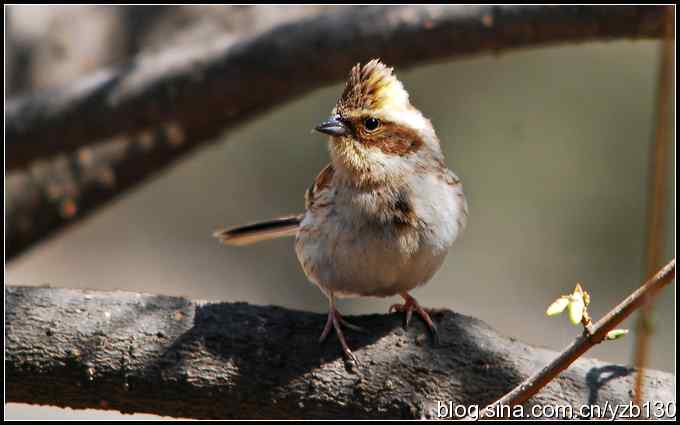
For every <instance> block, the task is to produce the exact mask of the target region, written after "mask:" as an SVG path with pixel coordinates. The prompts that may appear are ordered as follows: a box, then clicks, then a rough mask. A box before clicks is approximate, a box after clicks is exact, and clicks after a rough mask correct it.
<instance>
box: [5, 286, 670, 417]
mask: <svg viewBox="0 0 680 425" xmlns="http://www.w3.org/2000/svg"><path fill="white" fill-rule="evenodd" d="M5 295H6V322H5V345H6V347H5V373H6V397H7V401H9V402H23V403H36V404H50V405H57V406H68V407H72V408H102V409H117V410H121V411H123V412H128V413H130V412H146V413H155V414H160V415H168V416H180V417H194V418H301V417H302V418H348V417H354V418H420V417H435V416H436V414H437V401H442V402H449V401H451V402H452V403H453V405H454V406H455V405H466V406H469V405H471V404H477V405H486V404H487V403H490V402H492V401H493V400H496V399H497V398H498V397H500V396H501V395H502V394H504V393H506V392H507V391H509V390H510V389H511V388H512V387H513V386H515V385H516V384H517V383H519V382H521V381H522V380H523V379H524V378H525V377H526V376H528V375H529V374H530V373H531V372H532V371H534V370H536V369H537V368H539V367H541V366H542V365H544V364H545V363H546V361H547V360H548V359H550V358H552V357H554V356H555V353H554V352H552V351H550V350H545V349H542V348H537V347H532V346H529V345H526V344H524V343H521V342H519V341H516V340H515V339H513V338H506V337H504V336H501V335H499V334H498V333H496V332H495V331H494V330H493V329H491V328H489V327H488V326H487V325H486V324H484V323H483V322H481V321H479V320H477V319H474V318H471V317H467V316H463V315H460V314H456V313H453V312H450V311H445V312H442V313H440V314H437V315H435V316H434V319H435V321H436V322H437V326H438V328H439V331H440V345H438V346H436V347H434V346H432V343H431V340H430V337H429V334H428V331H427V329H426V328H425V326H424V325H423V323H421V322H419V321H414V323H413V324H411V327H410V328H409V330H407V331H404V330H403V329H402V327H401V324H402V317H401V315H399V314H392V315H369V316H360V317H354V318H352V319H351V320H352V322H353V323H356V324H357V325H360V326H362V327H364V328H366V329H369V330H370V332H369V333H367V334H361V333H350V334H349V335H347V336H348V342H349V344H350V345H351V347H352V348H353V350H354V352H355V354H356V355H357V356H358V357H359V359H360V361H361V363H362V364H361V365H360V366H358V367H356V368H353V367H351V364H345V363H344V361H343V360H342V354H341V351H340V349H339V347H338V346H337V343H336V342H337V341H335V340H333V339H332V338H331V339H330V341H329V342H327V343H326V344H325V345H322V346H319V345H318V343H317V338H318V337H319V334H320V333H321V330H322V327H323V324H324V321H325V316H324V315H321V314H313V313H306V312H300V311H292V310H287V309H284V308H280V307H273V306H268V307H259V306H252V305H248V304H245V303H205V302H199V301H190V300H187V299H184V298H175V297H168V296H160V295H158V296H157V295H144V294H136V293H127V292H96V291H79V290H71V289H57V288H36V287H12V286H6V289H5ZM645 373H646V375H647V379H645V391H644V394H645V397H648V398H649V400H655V401H659V400H660V401H674V400H675V391H674V386H673V382H674V377H673V375H671V374H668V373H663V372H658V371H653V370H646V371H645ZM633 375H634V374H633V370H632V369H630V368H628V367H625V366H618V365H612V364H608V363H605V362H601V361H597V360H592V359H584V358H582V359H579V360H577V361H576V362H575V363H574V364H573V365H572V366H571V367H570V368H569V369H567V370H566V371H565V372H564V373H563V374H561V375H560V376H559V377H558V378H557V379H556V380H555V381H553V382H551V383H550V384H549V385H548V386H547V387H546V388H545V389H544V390H543V391H542V392H541V393H540V394H538V395H536V396H534V397H533V398H532V399H531V400H530V401H529V402H528V403H529V404H543V405H545V404H551V405H555V404H556V403H559V404H569V405H572V406H580V405H582V404H597V405H600V406H602V405H604V403H605V402H608V403H610V404H611V403H613V404H619V403H627V402H629V401H630V397H631V394H630V392H629V390H630V388H631V386H632V384H633Z"/></svg>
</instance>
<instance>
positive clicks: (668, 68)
mask: <svg viewBox="0 0 680 425" xmlns="http://www.w3.org/2000/svg"><path fill="white" fill-rule="evenodd" d="M674 12H675V6H666V20H665V36H664V39H663V44H662V47H661V49H662V50H661V57H660V61H659V62H660V63H659V76H658V84H659V85H658V89H657V90H658V91H657V106H656V132H655V138H654V144H653V145H652V149H653V151H652V155H651V156H652V162H651V166H650V170H651V173H650V174H651V179H650V190H649V194H650V197H649V207H648V214H649V224H648V227H647V228H648V232H649V233H648V235H647V268H646V270H645V276H651V275H652V273H654V270H656V269H657V268H658V267H659V263H660V262H661V261H660V258H661V251H662V250H663V245H664V232H663V228H664V205H665V191H666V188H665V182H666V179H667V177H668V176H667V163H668V158H667V146H668V128H669V125H668V118H669V113H670V111H669V109H670V103H671V96H672V91H671V90H672V84H673V64H674V63H675V61H674V60H673V53H674V52H675V42H674V37H673V34H674V32H675V31H674V28H673V27H674V23H675V13H674ZM653 307H654V305H653V304H652V303H651V302H650V301H646V302H645V303H644V305H643V306H642V309H641V310H640V315H639V317H638V320H637V332H636V336H637V342H636V344H635V363H634V364H635V367H636V368H637V369H638V370H642V369H644V367H645V365H646V364H647V357H648V352H649V336H650V333H651V316H652V310H653ZM643 379H644V377H643V374H641V373H640V374H638V375H637V378H636V380H635V404H637V405H639V404H640V401H641V400H642V383H643V382H642V381H643Z"/></svg>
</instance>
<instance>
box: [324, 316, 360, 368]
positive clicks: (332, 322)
mask: <svg viewBox="0 0 680 425" xmlns="http://www.w3.org/2000/svg"><path fill="white" fill-rule="evenodd" d="M342 326H345V327H347V328H349V329H352V330H354V331H357V332H365V330H364V328H362V327H359V326H356V325H353V324H351V323H348V322H347V321H346V320H345V319H343V318H342V316H341V315H340V313H339V312H338V310H336V309H335V308H334V307H332V308H330V309H329V310H328V320H326V326H324V328H323V332H322V333H321V337H320V338H319V342H320V343H321V342H323V341H324V340H325V339H326V338H327V337H328V334H330V332H331V328H335V334H336V335H337V336H338V340H340V345H341V346H342V351H343V353H345V355H346V356H347V357H348V358H350V359H352V360H353V361H354V363H356V364H359V361H358V360H357V358H356V357H355V356H354V353H352V350H350V349H349V346H348V345H347V341H345V335H344V334H343V332H342Z"/></svg>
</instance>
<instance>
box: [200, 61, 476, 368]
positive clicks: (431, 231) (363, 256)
mask: <svg viewBox="0 0 680 425" xmlns="http://www.w3.org/2000/svg"><path fill="white" fill-rule="evenodd" d="M315 130H316V131H318V132H320V133H323V134H325V135H328V136H329V137H328V150H329V156H330V162H329V164H328V165H326V166H325V167H324V168H323V169H322V170H321V172H320V173H319V174H318V176H317V177H316V179H315V180H314V182H313V184H312V185H311V186H309V188H308V189H307V190H306V192H305V196H304V200H305V210H304V212H303V213H300V214H295V215H290V216H286V217H280V218H276V219H273V220H268V221H263V222H257V223H252V224H248V225H245V226H240V227H235V228H229V229H220V230H218V231H216V232H215V233H214V234H213V235H214V236H215V237H216V238H218V239H219V240H220V241H221V242H222V243H223V244H225V245H237V246H238V245H247V244H251V243H255V242H259V241H263V240H269V239H274V238H280V237H295V252H296V254H297V258H298V260H299V262H300V265H301V267H302V269H303V271H304V273H305V275H306V276H307V278H308V279H309V281H310V282H312V283H313V284H315V285H316V286H317V287H318V288H319V289H320V290H321V292H322V293H323V294H324V295H325V296H326V298H327V299H328V317H327V320H326V324H325V326H324V328H323V331H322V333H321V336H320V338H319V340H320V342H323V341H324V340H325V339H326V338H327V336H328V335H329V333H330V332H331V330H332V329H334V330H335V334H336V336H337V338H338V340H339V342H340V345H341V347H342V351H343V353H344V354H345V355H346V357H347V358H348V359H351V360H353V361H354V362H356V363H358V360H357V358H356V356H355V355H354V353H353V352H352V350H350V348H349V345H348V344H347V341H346V339H345V336H344V333H343V328H348V329H351V330H355V331H364V332H365V330H364V329H362V328H360V327H358V326H356V325H353V324H351V323H349V322H347V321H346V320H345V319H344V318H343V317H342V315H341V314H340V313H339V312H338V310H337V308H336V299H338V298H349V297H381V298H383V297H391V296H396V295H399V296H401V297H402V298H403V301H404V302H403V304H394V305H392V306H390V308H389V310H388V312H390V313H391V312H395V311H397V312H402V313H404V314H405V320H404V322H405V326H408V324H409V322H410V320H411V317H412V315H413V313H414V312H415V313H416V314H417V315H418V316H420V317H421V318H422V320H423V321H424V322H425V323H426V325H427V326H428V328H429V330H430V331H431V333H432V335H433V337H434V338H435V341H436V338H437V327H436V325H435V323H434V322H433V321H432V318H431V317H430V313H431V312H432V310H429V309H426V308H423V307H422V306H421V305H420V304H419V303H418V301H416V299H415V298H414V297H413V296H411V294H410V292H411V291H412V290H413V289H415V288H417V287H419V286H422V285H424V284H426V283H427V282H428V281H429V280H430V279H431V278H432V277H433V275H434V274H435V273H436V272H437V270H438V269H439V268H440V267H441V265H442V263H443V261H444V258H445V257H446V255H447V252H448V251H449V248H450V247H451V246H452V245H453V243H454V242H455V241H456V239H457V238H458V237H459V236H460V234H461V233H462V232H463V230H464V229H465V227H466V224H467V218H468V205H467V201H466V198H465V194H464V192H463V185H462V182H461V180H460V178H458V176H457V175H456V174H455V173H454V172H453V171H451V170H450V169H449V168H447V166H446V163H445V159H444V154H443V153H442V149H441V145H440V142H439V139H438V137H437V135H436V133H435V130H434V128H433V126H432V123H431V121H430V120H429V119H427V118H426V117H425V116H424V115H423V114H422V113H421V112H420V111H419V110H418V109H417V108H416V107H414V106H413V105H412V104H411V101H410V99H409V94H408V92H407V91H406V89H405V88H404V86H403V84H402V82H401V81H399V79H397V77H396V75H395V73H394V69H393V68H391V67H388V66H386V65H385V64H384V63H382V62H381V60H380V59H372V60H370V61H368V62H366V63H365V64H363V65H362V64H361V63H357V64H356V65H355V66H353V67H352V68H351V70H350V72H349V77H348V79H347V81H346V84H345V87H344V90H343V92H342V95H341V96H340V98H339V99H338V101H337V103H336V104H335V106H334V107H333V109H332V111H331V115H330V117H329V118H328V119H327V120H325V121H323V122H322V123H321V124H319V125H317V126H316V127H315Z"/></svg>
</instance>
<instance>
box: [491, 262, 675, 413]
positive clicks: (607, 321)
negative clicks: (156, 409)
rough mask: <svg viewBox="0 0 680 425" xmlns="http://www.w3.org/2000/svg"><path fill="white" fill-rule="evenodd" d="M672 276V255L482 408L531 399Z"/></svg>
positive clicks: (673, 264)
mask: <svg viewBox="0 0 680 425" xmlns="http://www.w3.org/2000/svg"><path fill="white" fill-rule="evenodd" d="M674 277H675V258H674V259H673V260H671V261H670V262H669V263H668V264H666V266H664V267H663V268H662V269H661V270H659V272H658V273H657V274H656V275H654V276H653V277H652V278H650V279H649V280H648V281H647V282H645V283H644V285H642V286H641V287H640V288H638V289H637V290H636V291H635V292H633V293H632V294H631V295H629V296H628V298H626V299H625V300H623V301H622V302H621V303H620V304H619V305H617V306H616V307H614V309H612V310H611V311H610V312H609V313H607V315H606V316H604V317H603V318H602V319H600V320H599V321H598V322H597V323H596V324H595V325H594V326H593V328H592V333H589V332H584V333H583V334H582V335H581V336H579V337H578V338H576V340H574V342H572V343H571V344H570V345H569V346H568V347H567V348H565V349H564V350H563V351H562V353H560V355H559V356H558V357H557V358H555V360H553V361H552V362H550V364H548V365H547V366H545V367H544V368H543V369H541V370H540V371H538V372H536V373H535V374H534V375H532V376H530V377H529V378H528V379H526V380H525V381H524V382H522V383H521V384H519V385H518V386H516V387H515V388H514V389H513V390H512V391H510V392H509V393H507V394H506V395H504V396H503V397H501V398H500V399H498V400H497V401H495V402H494V403H492V404H490V405H489V406H487V407H486V408H485V409H484V410H483V411H482V416H484V413H485V412H489V411H494V410H495V409H496V408H497V407H498V406H512V405H516V404H521V403H524V402H525V401H527V400H528V399H529V398H531V397H532V396H533V395H534V394H536V393H537V392H538V391H540V390H541V388H543V387H544V386H546V385H547V384H548V383H549V382H550V381H552V380H553V379H555V378H556V377H557V375H559V374H560V372H562V371H563V370H565V369H566V368H567V367H569V365H571V364H572V363H573V362H574V361H575V360H577V359H578V358H579V357H581V355H583V353H585V352H586V351H588V350H589V349H590V348H591V347H592V346H594V345H596V344H599V343H600V342H602V340H604V338H605V337H606V336H607V333H608V332H609V331H611V330H612V329H614V327H616V326H617V325H618V324H619V323H621V322H622V321H623V320H624V319H625V318H626V317H628V316H629V315H630V314H631V313H632V312H633V311H635V310H636V309H637V308H638V307H640V306H641V305H642V303H643V302H644V301H645V299H646V298H647V297H653V296H654V295H655V294H656V293H657V292H658V291H659V290H660V289H661V288H663V287H664V286H666V285H667V284H668V283H670V282H671V281H672V280H673V278H674Z"/></svg>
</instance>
